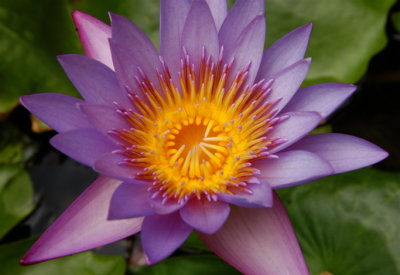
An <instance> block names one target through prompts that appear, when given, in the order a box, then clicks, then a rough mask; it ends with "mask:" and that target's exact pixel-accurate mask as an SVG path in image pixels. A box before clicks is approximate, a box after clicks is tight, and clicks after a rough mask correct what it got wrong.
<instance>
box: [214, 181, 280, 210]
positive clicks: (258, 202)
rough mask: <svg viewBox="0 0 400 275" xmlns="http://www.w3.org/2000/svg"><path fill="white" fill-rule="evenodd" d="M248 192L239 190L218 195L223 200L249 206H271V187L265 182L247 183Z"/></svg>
mask: <svg viewBox="0 0 400 275" xmlns="http://www.w3.org/2000/svg"><path fill="white" fill-rule="evenodd" d="M246 188H247V189H249V191H250V192H247V193H246V192H241V193H237V194H234V195H228V194H220V195H218V197H219V198H221V199H222V200H223V201H225V202H228V203H231V204H234V205H237V206H241V207H250V208H260V207H272V203H273V201H272V188H271V187H270V186H269V184H267V183H266V182H258V183H256V184H254V183H253V184H252V183H248V184H247V186H246Z"/></svg>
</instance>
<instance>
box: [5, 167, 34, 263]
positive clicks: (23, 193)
mask: <svg viewBox="0 0 400 275" xmlns="http://www.w3.org/2000/svg"><path fill="white" fill-rule="evenodd" d="M32 196H33V189H32V183H31V180H30V178H29V175H28V173H27V172H25V170H24V169H23V168H21V167H20V166H18V165H12V164H9V165H7V164H0V221H1V222H0V239H1V238H2V237H3V236H4V235H5V234H7V232H8V231H9V230H10V229H11V228H13V227H14V226H15V225H16V224H18V222H20V221H21V220H22V219H24V218H25V217H26V216H27V215H28V214H29V213H30V212H31V211H32V210H33V207H34V204H33V202H32ZM0 262H1V261H0ZM0 270H1V269H0Z"/></svg>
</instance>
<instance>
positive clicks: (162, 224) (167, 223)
mask: <svg viewBox="0 0 400 275" xmlns="http://www.w3.org/2000/svg"><path fill="white" fill-rule="evenodd" d="M190 232H192V228H190V226H188V225H187V224H186V223H185V222H183V221H182V219H181V217H180V216H179V213H178V212H176V213H173V214H169V215H152V216H148V217H146V218H145V219H144V221H143V226H142V234H141V240H142V246H143V250H144V252H145V254H146V257H147V261H148V263H149V264H154V263H157V262H159V261H161V260H163V259H164V258H166V257H168V256H169V255H170V254H172V253H173V252H174V251H175V250H176V249H177V248H178V247H179V246H180V245H181V244H182V243H183V242H184V241H185V240H186V238H187V237H188V236H189V234H190Z"/></svg>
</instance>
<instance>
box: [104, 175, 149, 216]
mask: <svg viewBox="0 0 400 275" xmlns="http://www.w3.org/2000/svg"><path fill="white" fill-rule="evenodd" d="M148 188H149V184H148V183H146V182H140V181H138V182H136V183H130V182H129V183H122V184H121V185H120V186H118V188H117V189H116V190H115V191H114V194H113V196H112V198H111V202H110V211H109V214H108V218H109V219H110V220H115V219H126V218H137V217H143V216H148V215H152V214H154V210H153V209H152V208H151V207H150V204H149V203H148V196H149V192H148V191H147V189H148Z"/></svg>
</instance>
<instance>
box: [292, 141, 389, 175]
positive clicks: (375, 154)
mask: <svg viewBox="0 0 400 275" xmlns="http://www.w3.org/2000/svg"><path fill="white" fill-rule="evenodd" d="M293 149H294V150H306V151H310V152H313V153H315V154H318V155H319V156H320V157H322V158H323V159H325V160H326V161H328V162H329V163H330V164H331V166H332V167H333V169H334V173H335V174H336V173H343V172H347V171H351V170H355V169H359V168H361V167H365V166H368V165H372V164H374V163H377V162H379V161H381V160H383V159H384V158H386V157H387V156H388V153H387V152H385V151H384V150H382V149H381V148H379V147H378V146H376V145H375V144H372V143H370V142H368V141H366V140H363V139H360V138H357V137H353V136H350V135H344V134H317V135H310V136H306V137H304V138H303V139H302V140H300V141H299V142H297V143H295V144H294V145H293V146H291V147H290V150H293Z"/></svg>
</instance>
